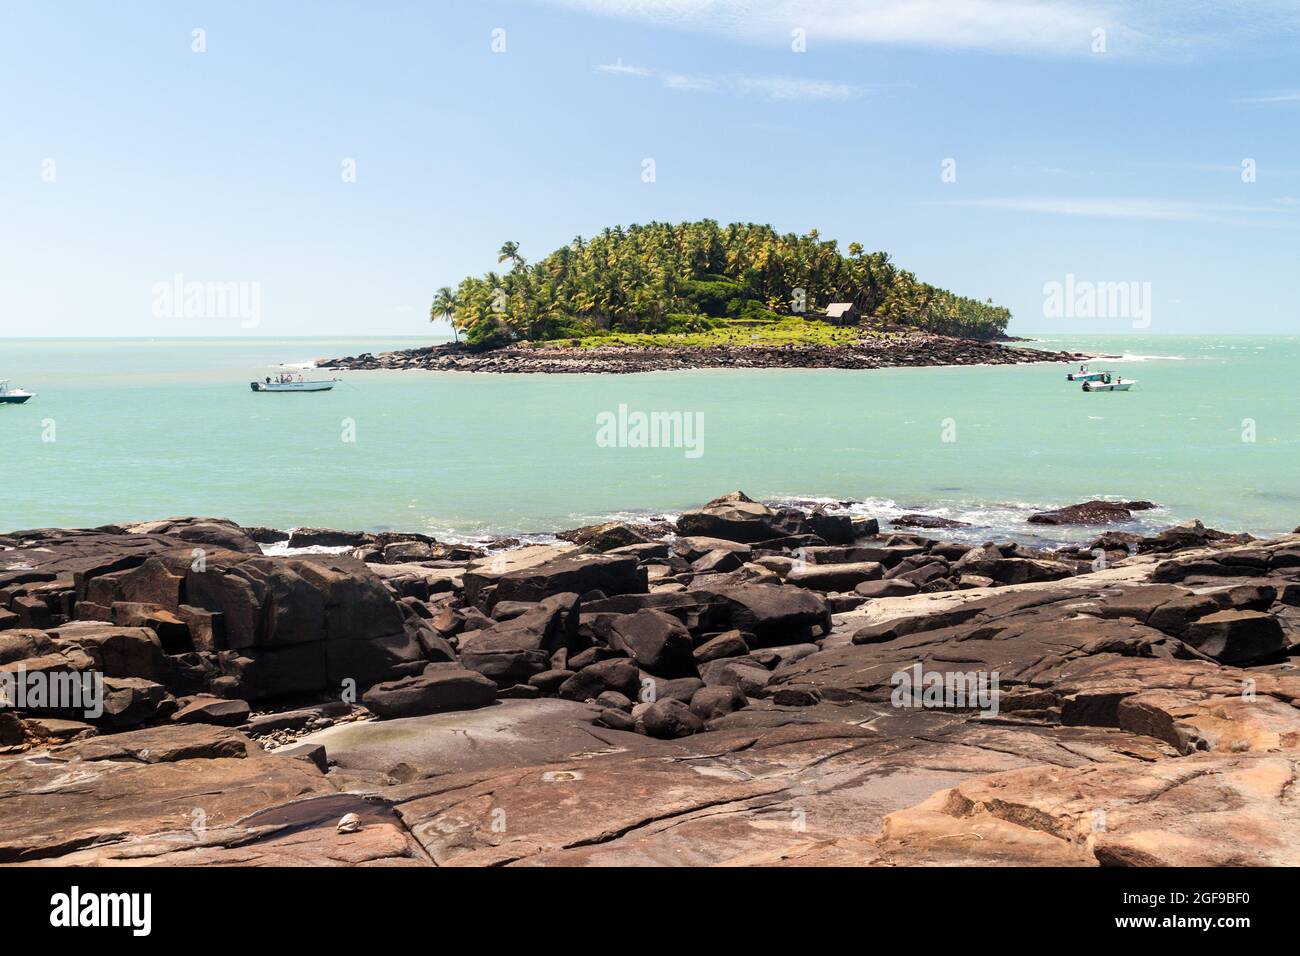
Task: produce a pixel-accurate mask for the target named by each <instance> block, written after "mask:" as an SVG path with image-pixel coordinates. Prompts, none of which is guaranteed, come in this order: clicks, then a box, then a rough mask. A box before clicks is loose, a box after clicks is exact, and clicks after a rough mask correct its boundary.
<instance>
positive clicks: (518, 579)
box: [465, 554, 647, 601]
mask: <svg viewBox="0 0 1300 956" xmlns="http://www.w3.org/2000/svg"><path fill="white" fill-rule="evenodd" d="M473 573H474V572H466V574H465V581H466V588H467V590H468V588H469V582H470V579H471V577H472V576H473ZM495 580H496V589H495V591H494V594H493V599H494V601H540V600H542V599H543V598H547V597H550V596H552V595H555V594H561V593H564V592H574V593H576V594H585V593H587V592H588V591H603V592H604V593H605V594H606V595H617V594H644V593H646V590H647V586H646V575H645V571H644V570H642V569H640V568H638V567H637V561H636V559H635V558H634V557H632V556H630V555H608V554H571V555H564V556H561V557H558V558H554V559H552V560H550V561H547V562H545V563H543V564H538V565H534V566H533V567H528V568H520V569H518V570H515V571H510V572H508V573H506V574H504V575H502V576H500V577H499V578H496V579H495Z"/></svg>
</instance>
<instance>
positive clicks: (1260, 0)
mask: <svg viewBox="0 0 1300 956" xmlns="http://www.w3.org/2000/svg"><path fill="white" fill-rule="evenodd" d="M533 2H535V3H543V4H548V5H550V6H563V7H568V8H570V9H574V10H580V11H585V12H589V13H595V14H599V15H603V16H609V17H619V18H623V19H630V20H637V21H641V22H646V23H651V24H653V25H656V26H663V27H671V28H675V29H680V30H688V31H692V32H702V33H711V34H715V35H721V36H725V37H731V38H734V39H739V40H743V41H747V42H759V43H767V44H773V45H776V44H780V45H788V44H789V43H790V39H791V31H792V30H793V29H795V28H801V29H803V30H806V31H807V36H808V44H809V49H810V50H812V49H815V48H816V46H817V45H819V44H826V45H830V44H837V43H855V44H869V45H902V46H918V47H928V48H940V49H958V50H981V51H986V52H991V53H1014V54H1031V55H1041V56H1079V57H1095V56H1096V54H1094V53H1093V50H1092V46H1093V31H1095V30H1098V29H1101V30H1104V31H1105V32H1106V51H1107V55H1115V56H1149V57H1174V58H1186V57H1188V56H1192V55H1195V54H1196V53H1199V52H1201V51H1205V50H1213V49H1217V48H1223V47H1227V46H1230V45H1232V44H1233V43H1236V42H1240V41H1243V40H1248V41H1253V42H1256V43H1259V42H1268V41H1272V42H1284V41H1285V39H1286V38H1287V37H1288V36H1294V35H1295V34H1297V33H1298V32H1300V10H1297V7H1296V5H1295V4H1294V2H1292V0H1251V2H1250V3H1223V2H1214V0H533Z"/></svg>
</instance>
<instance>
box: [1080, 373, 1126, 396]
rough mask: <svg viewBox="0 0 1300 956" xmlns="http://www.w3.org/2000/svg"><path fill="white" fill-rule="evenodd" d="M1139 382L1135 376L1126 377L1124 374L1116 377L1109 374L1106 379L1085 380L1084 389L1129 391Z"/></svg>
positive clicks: (1087, 390) (1090, 390)
mask: <svg viewBox="0 0 1300 956" xmlns="http://www.w3.org/2000/svg"><path fill="white" fill-rule="evenodd" d="M1136 384H1137V379H1135V378H1125V377H1124V376H1122V375H1116V376H1115V377H1114V379H1112V378H1111V377H1110V375H1107V376H1106V378H1105V380H1104V381H1100V382H1084V383H1083V390H1084V391H1085V392H1127V391H1128V390H1129V389H1130V388H1132V387H1133V386H1134V385H1136Z"/></svg>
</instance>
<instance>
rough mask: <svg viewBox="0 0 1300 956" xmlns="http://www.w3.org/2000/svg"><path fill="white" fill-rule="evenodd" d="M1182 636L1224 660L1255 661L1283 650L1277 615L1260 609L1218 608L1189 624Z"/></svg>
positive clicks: (1240, 663) (1285, 642) (1211, 655)
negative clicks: (1220, 609)
mask: <svg viewBox="0 0 1300 956" xmlns="http://www.w3.org/2000/svg"><path fill="white" fill-rule="evenodd" d="M1182 637H1183V640H1184V641H1186V642H1187V643H1188V644H1190V645H1191V646H1192V647H1195V648H1196V649H1197V650H1199V651H1201V652H1202V653H1203V654H1208V655H1209V656H1210V657H1213V658H1214V659H1215V660H1217V661H1219V662H1221V663H1223V664H1237V665H1246V664H1256V663H1261V662H1264V661H1268V660H1271V659H1273V658H1276V657H1278V656H1279V655H1280V654H1282V653H1283V652H1284V651H1285V650H1286V646H1287V641H1286V635H1285V634H1283V632H1282V627H1281V625H1280V624H1278V622H1277V619H1276V618H1274V617H1272V616H1271V615H1268V614H1265V613H1263V612H1261V611H1236V610H1233V611H1218V612H1216V613H1214V614H1207V615H1206V616H1205V617H1202V618H1200V619H1198V620H1197V621H1195V622H1193V623H1192V624H1191V625H1189V626H1188V628H1187V630H1186V631H1185V632H1184V633H1183V635H1182Z"/></svg>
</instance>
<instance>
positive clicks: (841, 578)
mask: <svg viewBox="0 0 1300 956" xmlns="http://www.w3.org/2000/svg"><path fill="white" fill-rule="evenodd" d="M884 572H885V568H884V565H882V564H880V563H878V562H876V561H857V562H853V563H850V564H804V565H799V566H796V567H795V568H793V569H792V570H791V571H790V572H789V573H788V574H787V575H786V576H785V583H786V584H793V585H797V586H798V587H801V588H811V589H812V590H814V591H852V590H853V589H854V588H855V587H857V586H858V585H859V584H861V583H862V582H864V581H875V580H877V579H878V578H880V577H881V575H883V574H884Z"/></svg>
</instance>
